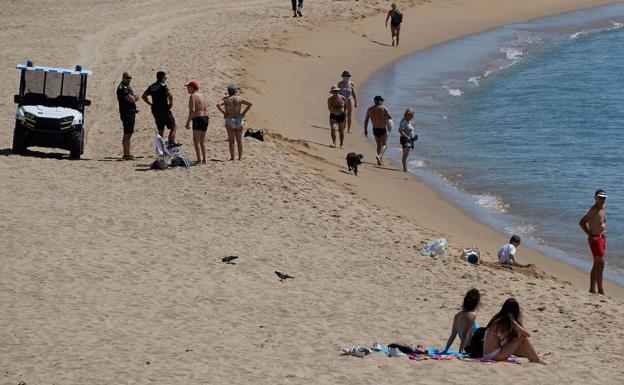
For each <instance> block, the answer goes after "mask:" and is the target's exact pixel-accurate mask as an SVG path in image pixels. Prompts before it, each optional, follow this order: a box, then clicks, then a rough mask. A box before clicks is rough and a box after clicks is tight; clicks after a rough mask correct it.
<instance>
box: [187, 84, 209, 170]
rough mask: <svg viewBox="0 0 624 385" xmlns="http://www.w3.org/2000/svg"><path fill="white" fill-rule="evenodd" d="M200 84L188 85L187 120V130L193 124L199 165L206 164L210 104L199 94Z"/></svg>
mask: <svg viewBox="0 0 624 385" xmlns="http://www.w3.org/2000/svg"><path fill="white" fill-rule="evenodd" d="M198 90H199V84H197V82H196V81H190V82H188V84H186V91H187V92H188V93H189V94H190V96H189V113H188V119H187V120H186V129H187V130H188V129H189V128H191V122H192V123H193V145H194V146H195V153H196V154H197V164H206V147H205V145H204V141H205V140H206V131H208V104H207V103H206V99H205V98H204V95H202V94H200V93H199V92H198Z"/></svg>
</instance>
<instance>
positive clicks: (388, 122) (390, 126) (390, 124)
mask: <svg viewBox="0 0 624 385" xmlns="http://www.w3.org/2000/svg"><path fill="white" fill-rule="evenodd" d="M386 130H388V132H392V130H394V122H393V121H392V119H388V120H386Z"/></svg>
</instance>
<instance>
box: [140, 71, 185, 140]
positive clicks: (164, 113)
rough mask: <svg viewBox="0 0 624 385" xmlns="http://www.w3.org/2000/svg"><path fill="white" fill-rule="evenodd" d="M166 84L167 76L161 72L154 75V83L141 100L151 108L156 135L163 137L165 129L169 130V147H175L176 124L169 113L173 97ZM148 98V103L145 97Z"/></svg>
mask: <svg viewBox="0 0 624 385" xmlns="http://www.w3.org/2000/svg"><path fill="white" fill-rule="evenodd" d="M166 82H167V76H166V74H165V73H164V72H163V71H158V72H157V73H156V82H155V83H154V84H152V85H150V86H149V87H147V89H146V90H145V92H143V95H142V96H141V98H142V99H143V101H145V103H147V104H149V105H150V106H152V115H154V121H155V122H156V128H157V129H158V134H159V135H160V136H162V137H164V136H163V135H164V133H165V127H167V128H168V129H169V143H168V146H169V147H176V146H179V144H177V143H175V133H176V124H175V119H174V118H173V114H172V113H171V106H172V105H173V96H171V93H170V92H169V88H167V85H166V84H165V83H166ZM148 96H150V97H151V98H152V100H151V101H150V100H149V99H148V98H147V97H148Z"/></svg>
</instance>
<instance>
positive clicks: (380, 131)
mask: <svg viewBox="0 0 624 385" xmlns="http://www.w3.org/2000/svg"><path fill="white" fill-rule="evenodd" d="M387 133H388V130H386V128H385V127H384V128H375V127H373V135H375V136H376V137H380V136H384V135H386V134H387Z"/></svg>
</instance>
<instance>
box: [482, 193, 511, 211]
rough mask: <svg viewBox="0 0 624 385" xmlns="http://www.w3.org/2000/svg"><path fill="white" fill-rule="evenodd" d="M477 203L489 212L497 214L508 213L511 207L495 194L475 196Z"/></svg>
mask: <svg viewBox="0 0 624 385" xmlns="http://www.w3.org/2000/svg"><path fill="white" fill-rule="evenodd" d="M475 199H476V203H477V204H478V205H479V206H481V207H485V208H486V209H488V210H491V211H494V212H496V213H506V212H507V211H508V209H509V205H508V204H506V203H505V202H503V200H502V199H501V198H500V197H498V196H496V195H493V194H480V195H475Z"/></svg>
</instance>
